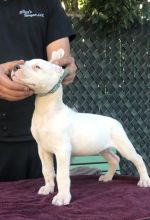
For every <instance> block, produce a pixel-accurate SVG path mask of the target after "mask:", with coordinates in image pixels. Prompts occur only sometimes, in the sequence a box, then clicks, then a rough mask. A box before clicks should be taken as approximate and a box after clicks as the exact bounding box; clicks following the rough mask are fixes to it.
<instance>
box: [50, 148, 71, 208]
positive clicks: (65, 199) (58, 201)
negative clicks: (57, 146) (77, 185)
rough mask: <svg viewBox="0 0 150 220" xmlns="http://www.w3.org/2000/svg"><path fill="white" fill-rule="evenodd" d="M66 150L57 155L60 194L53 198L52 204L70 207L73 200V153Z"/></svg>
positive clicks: (57, 176)
mask: <svg viewBox="0 0 150 220" xmlns="http://www.w3.org/2000/svg"><path fill="white" fill-rule="evenodd" d="M65 149H66V148H65ZM65 149H64V151H61V152H59V153H57V154H56V160H57V174H56V178H57V185H58V193H57V195H56V196H55V197H54V198H53V200H52V204H53V205H57V206H62V205H68V204H69V203H70V200H71V194H70V176H69V174H70V172H69V170H70V156H71V153H70V151H68V152H67V151H66V150H65Z"/></svg>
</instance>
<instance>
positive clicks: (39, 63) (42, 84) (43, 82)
mask: <svg viewBox="0 0 150 220" xmlns="http://www.w3.org/2000/svg"><path fill="white" fill-rule="evenodd" d="M63 73H64V69H63V68H62V67H60V66H58V65H55V64H52V63H51V62H49V61H45V60H42V59H33V60H30V61H26V62H25V63H24V64H23V65H15V66H14V68H13V70H12V73H11V78H12V80H13V81H15V82H17V83H21V84H23V85H26V86H28V87H29V88H30V89H32V90H33V91H34V93H35V94H39V93H40V94H42V93H48V92H49V91H51V90H52V89H53V87H54V86H55V85H56V84H57V83H58V82H59V79H60V77H62V75H63Z"/></svg>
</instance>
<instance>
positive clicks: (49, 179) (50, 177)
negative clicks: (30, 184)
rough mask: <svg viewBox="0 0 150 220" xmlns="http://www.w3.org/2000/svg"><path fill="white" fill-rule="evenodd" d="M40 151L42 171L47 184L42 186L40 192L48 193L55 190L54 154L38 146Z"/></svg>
mask: <svg viewBox="0 0 150 220" xmlns="http://www.w3.org/2000/svg"><path fill="white" fill-rule="evenodd" d="M38 153H39V157H40V159H41V163H42V173H43V176H44V180H45V185H44V186H42V187H41V188H40V189H39V191H38V194H42V195H48V194H49V193H53V192H54V187H55V184H54V177H55V171H54V165H53V154H51V153H49V152H47V151H45V150H44V149H43V148H42V147H41V146H38Z"/></svg>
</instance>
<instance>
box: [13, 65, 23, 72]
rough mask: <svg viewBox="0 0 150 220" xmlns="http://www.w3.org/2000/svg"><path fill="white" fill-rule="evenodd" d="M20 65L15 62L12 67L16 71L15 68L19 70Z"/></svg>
mask: <svg viewBox="0 0 150 220" xmlns="http://www.w3.org/2000/svg"><path fill="white" fill-rule="evenodd" d="M20 68H21V67H20V65H19V64H16V65H15V66H14V67H13V71H14V72H16V71H17V70H19V69H20Z"/></svg>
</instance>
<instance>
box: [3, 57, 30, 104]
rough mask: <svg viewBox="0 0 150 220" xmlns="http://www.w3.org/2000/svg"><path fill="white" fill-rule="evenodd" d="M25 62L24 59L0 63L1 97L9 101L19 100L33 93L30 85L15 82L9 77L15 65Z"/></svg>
mask: <svg viewBox="0 0 150 220" xmlns="http://www.w3.org/2000/svg"><path fill="white" fill-rule="evenodd" d="M23 63H24V61H23V60H20V61H11V62H7V63H3V64H0V99H4V100H7V101H18V100H22V99H25V98H27V97H29V96H31V95H32V94H33V92H32V91H31V90H30V89H29V88H28V87H26V86H24V85H21V84H18V83H16V82H13V81H12V80H11V79H10V78H9V76H10V73H11V70H12V68H13V66H14V65H16V64H23Z"/></svg>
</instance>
